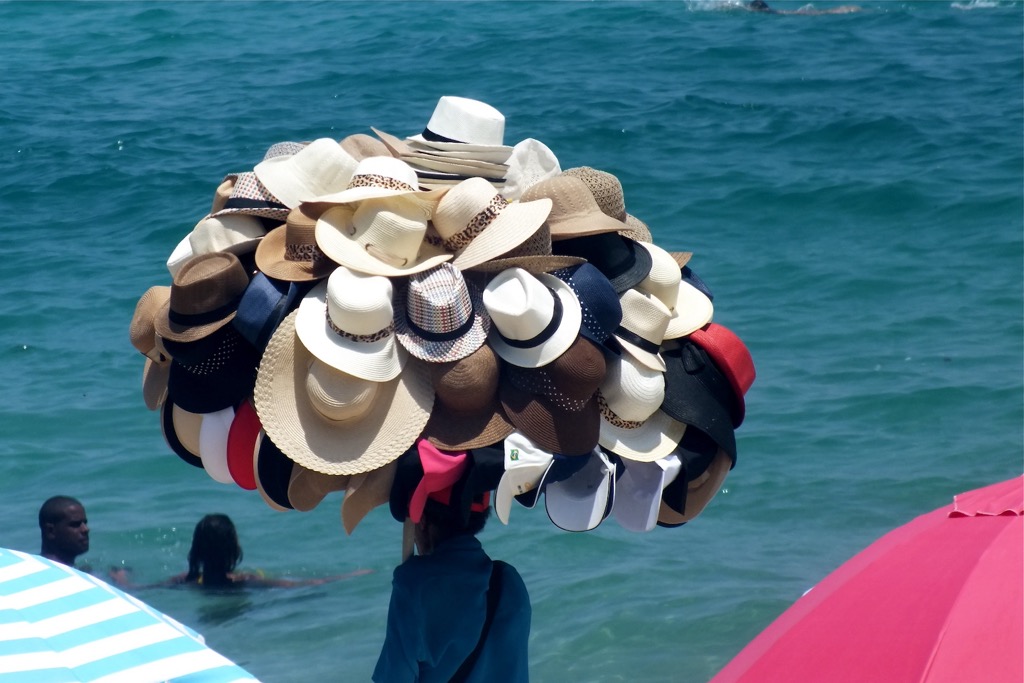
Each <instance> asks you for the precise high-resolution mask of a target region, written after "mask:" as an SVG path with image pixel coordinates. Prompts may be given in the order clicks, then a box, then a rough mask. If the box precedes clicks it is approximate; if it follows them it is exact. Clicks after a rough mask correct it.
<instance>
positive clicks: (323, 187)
mask: <svg viewBox="0 0 1024 683" xmlns="http://www.w3.org/2000/svg"><path fill="white" fill-rule="evenodd" d="M358 164H359V162H357V161H356V160H355V159H354V158H352V155H351V154H349V153H348V152H346V151H345V150H344V149H342V147H341V145H339V144H338V143H337V142H336V141H335V140H332V139H331V138H319V139H317V140H314V141H313V142H311V143H309V144H308V145H306V146H305V147H303V148H302V149H301V150H299V151H298V152H296V153H295V154H292V155H290V156H277V157H274V158H272V159H264V160H263V161H261V162H260V163H258V164H256V167H255V168H254V169H253V172H254V173H255V174H256V177H257V178H259V180H260V182H262V183H263V185H264V187H266V188H267V189H268V190H270V192H271V193H273V195H274V196H275V197H277V198H278V199H279V200H280V202H281V203H282V204H284V205H285V206H287V207H288V208H289V209H294V208H295V207H296V206H298V205H299V204H300V203H302V202H303V201H308V200H309V199H310V198H311V197H319V196H321V195H327V194H331V193H333V192H340V191H342V190H344V189H345V187H346V186H347V185H348V184H349V181H350V180H351V179H352V174H353V173H354V172H355V170H356V167H357V166H358Z"/></svg>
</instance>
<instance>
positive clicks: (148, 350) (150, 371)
mask: <svg viewBox="0 0 1024 683" xmlns="http://www.w3.org/2000/svg"><path fill="white" fill-rule="evenodd" d="M170 297H171V288H170V287H166V286H154V287H150V288H149V289H147V290H146V291H145V292H144V293H143V294H142V296H141V297H139V300H138V302H137V303H136V304H135V312H134V314H133V315H132V320H131V324H130V325H129V327H128V338H129V340H130V341H131V343H132V346H134V347H135V348H136V350H138V352H139V353H141V354H142V355H144V356H145V357H146V363H145V367H144V368H143V372H142V398H143V400H144V401H145V403H146V407H147V408H149V409H150V410H156V409H157V408H159V407H160V404H161V403H162V402H163V399H164V396H166V394H167V376H168V373H169V372H170V364H171V358H170V356H168V355H166V354H164V353H163V348H162V346H160V345H158V344H157V334H156V325H155V322H154V321H155V319H156V315H157V312H158V311H159V310H160V309H161V308H163V306H164V305H165V304H166V303H167V302H168V301H169V300H170Z"/></svg>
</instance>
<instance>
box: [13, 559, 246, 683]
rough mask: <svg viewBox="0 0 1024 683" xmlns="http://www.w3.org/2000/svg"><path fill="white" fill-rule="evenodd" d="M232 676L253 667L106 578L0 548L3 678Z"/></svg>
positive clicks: (113, 680)
mask: <svg viewBox="0 0 1024 683" xmlns="http://www.w3.org/2000/svg"><path fill="white" fill-rule="evenodd" d="M15 681H17V682H18V683H23V682H25V681H32V683H79V682H85V681H90V682H92V683H101V682H102V683H147V682H151V681H152V682H156V681H176V682H179V683H231V682H233V681H256V678H254V677H253V676H252V674H250V673H248V672H247V671H245V670H244V669H242V668H241V667H239V666H238V665H236V664H234V663H233V662H231V661H230V660H228V659H226V658H225V657H223V656H222V655H220V654H218V653H217V652H214V651H213V650H211V649H210V648H208V647H207V646H206V645H205V643H204V642H203V637H202V636H201V635H199V634H198V633H196V632H195V631H193V630H191V629H189V628H187V627H185V626H183V625H182V624H180V623H178V622H177V621H175V620H174V619H171V618H170V617H168V616H167V615H166V614H163V613H161V612H158V611H157V610H155V609H153V608H152V607H149V606H148V605H146V604H145V603H144V602H142V601H140V600H137V599H136V598H133V597H132V596H130V595H127V594H126V593H124V592H122V591H120V590H118V589H116V588H114V587H112V586H110V585H108V584H106V583H104V582H103V581H101V580H99V579H97V578H95V577H93V576H90V575H88V574H85V573H83V572H80V571H78V570H77V569H73V568H71V567H67V566H65V565H62V564H60V563H58V562H52V561H50V560H47V559H44V558H42V557H39V556H38V555H30V554H28V553H22V552H18V551H15V550H8V549H6V548H0V683H14V682H15Z"/></svg>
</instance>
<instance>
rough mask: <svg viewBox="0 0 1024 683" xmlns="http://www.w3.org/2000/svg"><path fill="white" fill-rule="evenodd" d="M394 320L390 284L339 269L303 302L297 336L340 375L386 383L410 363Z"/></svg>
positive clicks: (342, 268)
mask: <svg viewBox="0 0 1024 683" xmlns="http://www.w3.org/2000/svg"><path fill="white" fill-rule="evenodd" d="M393 318H394V309H393V307H392V285H391V281H390V280H388V279H387V278H385V277H380V276H377V275H364V274H362V273H357V272H355V271H352V270H349V269H348V268H345V267H344V266H339V267H338V268H336V269H335V271H334V272H333V273H331V276H330V277H329V278H327V281H326V282H321V283H320V284H318V285H317V286H316V287H314V288H313V289H312V290H310V292H309V294H307V295H306V296H305V297H303V299H302V302H301V303H300V304H299V309H298V317H297V318H296V319H295V331H296V332H297V333H298V335H299V339H300V340H302V344H303V346H305V347H306V348H307V349H308V350H309V352H310V353H312V354H313V355H314V356H315V357H316V358H318V359H319V360H320V361H322V362H324V363H326V364H327V365H329V366H331V367H333V368H335V369H336V370H340V371H341V372H346V373H348V374H350V375H355V376H356V377H359V378H361V379H366V380H370V381H373V382H387V381H390V380H392V379H394V378H395V377H397V376H398V373H400V372H401V371H402V365H403V363H404V362H405V360H404V359H405V357H406V356H405V353H406V352H405V350H404V349H402V348H401V347H400V346H399V344H398V342H397V341H396V340H395V329H394V320H393Z"/></svg>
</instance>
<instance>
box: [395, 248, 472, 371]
mask: <svg viewBox="0 0 1024 683" xmlns="http://www.w3.org/2000/svg"><path fill="white" fill-rule="evenodd" d="M394 307H395V333H396V334H397V336H398V341H399V343H401V344H402V346H404V347H405V349H406V350H407V351H408V352H409V353H411V354H412V355H414V356H416V357H417V358H419V359H421V360H425V361H429V362H431V363H447V362H449V361H455V360H459V359H460V358H465V357H466V356H468V355H469V354H471V353H473V352H474V351H476V350H477V349H478V348H480V346H481V345H482V344H483V343H484V342H485V341H487V333H488V331H489V330H490V329H491V319H490V317H489V316H488V315H487V311H486V309H484V304H483V300H482V298H481V295H480V290H479V289H478V288H477V287H476V285H472V284H469V283H467V282H466V279H465V278H464V277H463V276H462V273H461V272H460V271H459V269H458V268H456V267H455V266H453V265H451V264H449V263H442V264H441V265H439V266H436V267H434V268H432V269H430V270H428V271H425V272H422V273H415V274H413V275H411V276H409V283H408V286H407V287H405V288H404V289H402V290H401V291H400V293H399V295H398V296H396V297H395V304H394Z"/></svg>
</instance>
